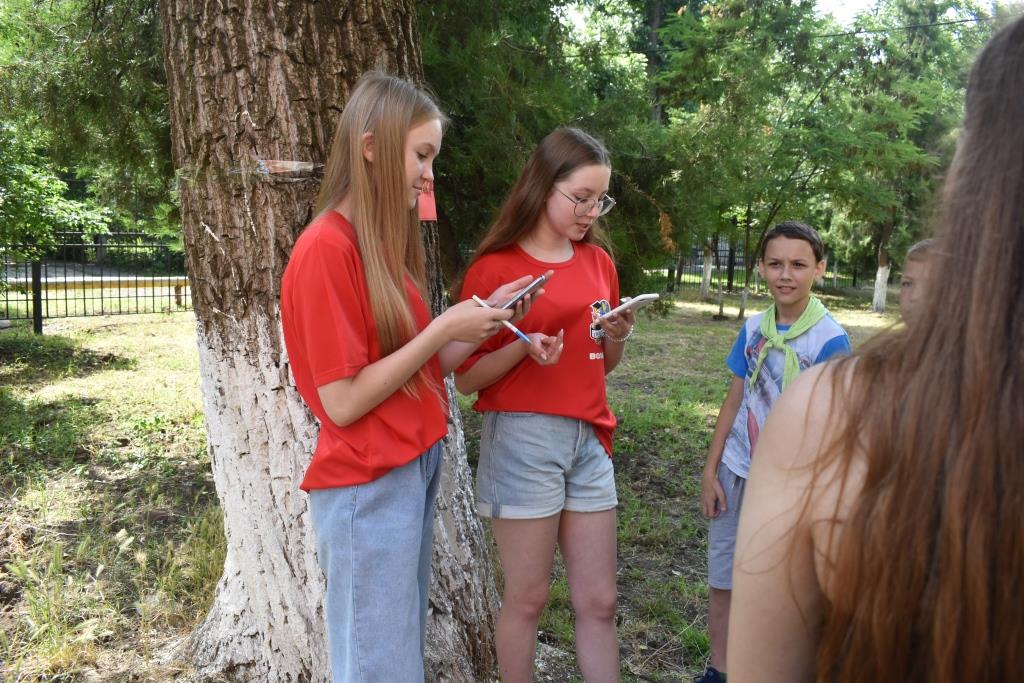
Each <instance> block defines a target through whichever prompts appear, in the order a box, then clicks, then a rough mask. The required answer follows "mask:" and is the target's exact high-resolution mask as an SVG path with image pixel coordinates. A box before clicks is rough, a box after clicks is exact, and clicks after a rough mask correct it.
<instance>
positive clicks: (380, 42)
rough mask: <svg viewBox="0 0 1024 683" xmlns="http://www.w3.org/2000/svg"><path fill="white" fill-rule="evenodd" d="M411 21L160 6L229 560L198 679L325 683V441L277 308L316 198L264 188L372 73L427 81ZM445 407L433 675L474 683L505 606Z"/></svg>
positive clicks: (358, 9) (289, 9) (382, 7)
mask: <svg viewBox="0 0 1024 683" xmlns="http://www.w3.org/2000/svg"><path fill="white" fill-rule="evenodd" d="M414 8H415V4H414V3H413V2H412V1H411V0H364V1H363V2H359V3H354V2H350V3H299V2H278V3H267V2H260V1H259V0H240V1H239V2H236V3H229V4H218V3H207V4H199V5H197V4H195V3H191V2H188V0H163V2H162V5H161V16H162V25H163V27H164V40H165V42H164V59H165V64H166V72H167V82H168V88H169V93H170V120H171V131H172V151H173V157H174V164H175V166H176V167H177V169H178V170H179V174H180V175H181V177H182V184H181V189H180V192H181V209H182V225H183V231H184V244H185V249H186V261H187V265H188V269H189V277H190V283H191V286H192V293H193V294H192V295H193V302H194V304H195V311H196V318H197V333H198V345H199V356H200V367H201V372H202V390H203V398H204V413H205V416H206V421H207V433H208V436H209V450H210V458H211V461H212V464H213V473H214V480H215V483H216V487H217V492H218V496H219V498H220V502H221V506H222V508H223V510H224V524H225V532H226V537H227V543H228V548H227V558H226V561H225V568H224V575H223V577H222V578H221V581H220V583H219V585H218V588H217V595H216V598H215V602H214V605H213V608H212V609H211V611H210V614H209V615H208V616H207V617H206V620H205V621H204V622H203V624H202V625H201V626H200V627H199V628H198V629H197V630H196V632H195V633H193V635H192V637H191V639H190V641H189V644H188V651H189V653H190V654H191V657H192V659H193V660H194V661H195V662H196V663H197V665H198V666H199V667H200V669H201V672H203V673H219V674H223V675H226V676H227V677H229V678H230V679H231V680H241V681H246V680H260V681H308V680H325V679H326V677H327V675H328V674H327V671H328V669H327V665H326V647H325V643H324V629H323V623H322V622H323V616H322V611H321V602H322V595H323V585H322V578H321V573H320V570H319V568H318V566H317V564H316V558H315V550H314V548H315V546H314V542H313V538H312V536H311V533H312V532H311V529H310V525H309V524H308V523H307V519H308V517H307V514H306V510H307V507H306V506H307V501H306V496H305V494H303V493H302V492H301V491H300V490H299V489H298V484H299V482H300V480H301V477H302V473H303V471H304V470H305V467H306V465H307V463H308V461H309V457H310V455H311V453H312V450H313V444H314V440H315V436H316V425H315V423H314V421H313V419H312V416H311V415H310V414H309V412H308V411H307V410H306V408H305V407H304V406H303V404H302V402H301V399H300V398H299V396H298V395H297V393H296V391H295V389H294V387H293V385H292V383H291V381H290V378H289V373H288V358H287V355H286V351H285V348H284V345H283V342H282V338H281V334H280V315H279V309H278V294H279V284H280V280H281V275H282V273H283V270H284V266H285V264H286V262H287V260H288V254H289V251H290V249H291V247H292V245H293V243H294V240H295V237H296V236H297V234H298V232H299V231H300V230H301V228H302V227H303V226H304V225H305V224H306V223H308V222H309V220H310V219H311V217H312V216H311V204H312V201H313V198H314V195H315V192H316V190H317V188H318V182H317V180H316V178H315V177H313V176H312V175H311V174H310V173H308V172H305V171H302V170H299V171H297V172H291V173H283V174H276V173H270V172H268V171H270V170H272V169H273V168H276V167H278V166H281V165H271V164H266V163H265V162H266V161H267V160H283V161H301V162H312V164H307V165H306V167H308V166H310V165H312V166H314V168H315V165H316V164H321V163H323V161H324V159H325V157H326V155H327V150H328V149H329V146H330V141H331V136H332V135H333V133H334V127H335V124H336V120H337V114H338V112H339V111H340V110H341V108H342V106H343V104H344V102H345V100H346V97H347V95H348V93H349V92H350V91H351V88H352V87H353V85H354V84H355V82H356V80H357V79H358V77H359V76H360V74H361V73H363V72H364V71H365V70H367V69H370V68H374V67H380V68H384V69H387V70H389V71H391V72H393V73H398V74H404V75H406V76H408V77H410V78H412V79H414V80H420V79H421V78H422V70H421V66H420V58H419V43H418V40H419V38H418V33H417V28H416V17H415V9H414ZM261 161H262V162H264V163H262V164H261V163H260V162H261ZM293 168H299V169H301V168H304V167H303V166H301V165H297V166H293ZM431 244H432V245H435V248H436V239H435V240H433V241H432V242H431ZM435 263H436V261H435ZM434 285H435V292H436V291H438V288H437V282H436V281H435V282H434ZM449 392H451V387H450V386H449ZM450 395H451V394H450ZM451 405H452V412H453V418H452V422H451V425H450V432H449V434H450V438H449V443H448V447H447V449H446V451H447V453H446V455H447V463H448V465H447V467H446V471H445V476H444V479H443V482H442V493H441V496H440V497H439V500H438V520H437V525H436V528H435V529H436V541H435V557H434V567H435V589H434V592H433V594H432V596H431V602H432V606H433V613H432V616H431V618H430V622H429V624H428V658H427V659H428V661H427V667H428V671H430V672H431V675H432V677H434V678H437V679H439V680H474V679H476V678H478V677H480V676H481V675H482V673H483V672H485V671H488V670H489V669H490V667H491V663H492V662H491V656H492V655H491V652H492V647H491V645H492V643H491V631H492V626H493V616H492V615H493V609H494V606H495V603H496V597H495V595H496V594H495V592H494V589H493V585H492V583H491V579H490V575H489V572H488V567H489V563H488V560H487V556H486V547H485V546H484V544H483V542H482V534H481V529H480V526H479V523H478V521H477V518H476V516H475V514H474V512H473V510H472V505H471V499H470V494H469V473H468V467H467V465H466V462H465V457H464V448H463V442H462V434H461V424H460V419H459V416H458V410H457V408H456V406H457V403H456V402H455V401H454V400H452V401H451Z"/></svg>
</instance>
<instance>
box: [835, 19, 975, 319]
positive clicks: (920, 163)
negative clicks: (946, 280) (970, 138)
mask: <svg viewBox="0 0 1024 683" xmlns="http://www.w3.org/2000/svg"><path fill="white" fill-rule="evenodd" d="M986 18H987V17H986V16H985V13H984V12H983V11H981V10H980V9H979V8H978V7H977V6H975V5H973V4H972V3H969V2H960V1H958V0H927V1H922V2H908V1H907V0H887V1H886V2H882V3H880V4H879V7H878V9H877V10H876V12H875V14H874V15H872V16H864V17H861V21H862V22H863V23H864V24H866V25H867V26H869V27H871V28H873V29H875V30H876V32H875V33H871V34H868V37H867V38H865V39H863V41H862V42H861V44H860V46H859V53H860V59H858V60H857V62H856V63H855V65H854V68H853V69H852V70H851V74H850V76H851V77H850V78H849V80H848V81H847V88H848V90H847V92H846V93H845V94H844V95H843V96H842V97H843V98H844V99H846V100H848V102H849V106H848V109H847V111H846V113H845V115H844V116H843V117H842V120H841V121H836V122H835V126H836V127H837V128H843V127H846V128H848V130H849V132H850V135H849V137H850V138H851V142H850V144H849V146H848V149H849V153H848V154H847V155H846V159H845V164H843V165H842V168H841V169H840V172H839V173H837V174H836V175H835V177H834V178H833V179H832V182H831V183H830V194H831V196H832V197H833V198H834V199H835V200H836V202H837V203H838V204H839V205H840V206H841V207H843V208H844V209H845V211H846V213H847V214H848V218H849V220H848V221H842V222H839V223H838V224H837V225H838V227H839V228H840V229H842V228H846V234H845V239H846V241H848V242H849V243H851V244H853V245H857V244H859V245H860V246H861V247H862V248H866V249H869V250H870V252H871V253H873V254H874V255H875V257H876V263H877V270H876V275H875V289H874V297H873V303H872V307H873V309H874V310H875V311H876V312H882V311H884V310H885V306H886V292H887V285H888V279H889V273H890V269H891V266H892V263H891V254H890V251H891V249H892V246H893V244H894V243H895V244H896V245H897V246H898V247H900V248H904V249H905V248H906V247H907V246H909V245H910V244H911V243H912V242H913V241H915V240H916V239H919V238H920V237H921V236H922V234H923V233H924V232H926V231H927V229H926V225H927V222H928V219H929V213H930V212H929V207H930V205H931V203H932V197H933V195H934V193H935V191H936V190H937V188H938V187H939V180H940V177H941V173H942V170H943V169H944V168H945V167H946V166H947V165H948V163H949V161H950V159H951V158H952V154H953V148H954V144H955V137H956V136H955V127H956V125H957V124H958V122H959V120H960V118H961V116H962V106H963V96H964V87H965V85H966V75H967V69H968V66H969V64H970V59H971V55H972V54H973V52H974V51H975V50H976V49H977V48H978V47H980V46H981V44H982V43H984V41H985V39H986V38H987V36H988V35H990V34H991V30H992V29H991V27H990V26H989V25H988V23H987V22H986V21H985V19H986ZM951 21H957V22H960V23H951ZM886 27H906V28H904V29H902V30H893V31H887V30H885V29H886ZM837 234H842V232H837Z"/></svg>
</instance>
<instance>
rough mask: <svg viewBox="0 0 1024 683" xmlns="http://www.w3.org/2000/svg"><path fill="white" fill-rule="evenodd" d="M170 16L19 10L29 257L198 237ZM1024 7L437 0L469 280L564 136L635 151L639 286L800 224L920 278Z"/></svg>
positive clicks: (445, 161) (0, 82)
mask: <svg viewBox="0 0 1024 683" xmlns="http://www.w3.org/2000/svg"><path fill="white" fill-rule="evenodd" d="M157 4H158V3H157V2H156V0H54V1H53V2H49V3H44V4H39V3H37V2H34V1H33V0H8V2H7V3H5V4H4V6H3V8H0V74H2V76H3V78H0V105H2V109H0V137H2V138H3V143H4V144H3V147H2V149H3V152H2V154H3V156H2V160H3V163H2V167H0V198H2V199H0V201H2V202H3V204H0V218H2V226H3V227H0V230H2V231H3V232H0V236H2V237H3V239H4V240H5V241H11V240H12V239H14V238H15V237H19V236H20V237H19V239H21V238H23V237H24V236H27V235H34V236H36V238H42V237H43V236H45V235H46V234H47V232H48V230H52V228H53V227H55V226H58V225H65V224H68V223H69V222H70V223H75V224H77V225H79V226H80V227H88V228H89V229H93V230H96V229H103V226H105V225H106V224H107V223H108V222H109V223H110V224H111V225H112V226H113V227H114V228H122V229H124V228H132V229H137V228H143V229H147V230H150V231H155V232H163V233H168V234H176V233H177V231H178V230H179V227H178V214H177V211H178V209H177V195H176V191H175V179H174V177H173V174H172V171H171V162H170V146H169V132H168V131H169V129H168V115H167V95H166V78H165V75H164V73H163V67H162V59H161V55H160V47H159V46H160V31H161V27H160V19H159V12H158V11H157ZM1019 12H1020V7H1019V6H1016V7H1008V6H1003V5H996V6H994V7H993V6H989V5H984V6H983V5H981V4H979V3H976V2H973V1H970V0H922V1H920V2H918V1H913V2H911V1H910V0H879V2H878V3H877V5H876V6H875V7H874V8H873V9H872V10H871V11H869V12H864V13H862V14H861V15H859V16H858V18H857V19H856V22H855V24H854V26H852V27H844V26H840V25H838V24H837V23H836V22H835V21H834V20H833V19H832V18H831V17H829V16H822V15H821V14H820V12H819V11H818V10H817V8H816V6H815V3H814V2H810V1H809V2H798V1H797V2H794V1H792V0H758V1H757V2H743V1H740V0H716V1H710V2H709V1H702V0H688V1H686V2H680V1H677V0H676V1H673V0H606V1H603V2H593V1H590V0H587V1H584V0H580V1H577V2H560V1H554V0H524V1H522V2H511V1H507V0H499V1H498V2H494V3H485V4H483V5H481V4H480V3H475V2H469V1H468V0H442V1H441V2H433V3H427V4H421V5H419V6H418V21H419V25H420V31H421V35H422V58H423V65H424V71H425V77H426V81H427V84H428V85H429V86H430V87H431V88H432V89H433V90H434V92H435V93H436V94H437V96H438V99H439V100H440V102H441V103H442V106H443V108H444V109H445V110H446V111H447V112H448V113H449V116H450V118H451V126H450V127H449V129H448V131H447V133H446V138H445V149H444V152H443V155H442V157H441V159H440V160H439V163H438V165H437V172H438V182H437V193H438V206H439V210H440V214H441V216H440V217H441V224H442V242H443V245H442V246H443V248H444V249H445V251H446V254H447V258H446V266H447V270H448V274H449V276H454V275H456V274H457V272H458V270H459V269H460V268H461V267H463V266H464V264H465V257H466V255H467V254H468V253H469V251H470V250H471V249H472V248H473V246H474V245H475V244H476V242H477V241H478V240H479V238H480V237H481V235H482V234H483V232H484V231H485V230H486V229H487V227H488V224H489V222H490V221H491V220H492V219H493V217H494V216H495V213H496V211H497V209H498V205H499V204H500V202H501V201H502V199H503V197H504V195H505V194H506V192H507V191H508V190H509V188H510V187H511V185H512V183H513V181H514V179H515V177H516V174H517V173H518V172H519V169H520V168H521V167H522V163H523V161H524V160H525V158H526V156H527V155H528V154H529V152H530V151H531V150H532V148H533V147H534V145H535V144H536V143H537V142H538V141H539V140H540V138H541V137H543V136H544V135H545V134H547V133H548V132H550V131H551V130H552V129H553V128H555V127H557V126H559V125H576V126H579V127H581V128H584V129H586V130H588V131H589V132H591V133H593V134H595V135H597V136H598V137H600V138H601V139H603V140H604V141H605V143H606V144H607V146H608V147H609V149H610V151H611V153H612V158H613V164H614V173H613V178H612V189H611V194H612V195H613V196H615V198H616V199H617V200H618V204H617V206H616V209H615V211H613V212H612V213H611V214H609V216H608V217H607V222H608V224H609V227H610V229H611V233H612V236H613V239H614V242H615V246H616V251H617V254H616V256H617V260H618V262H619V264H620V269H621V271H622V277H623V288H624V291H628V290H630V289H632V288H633V287H635V286H639V280H640V279H641V278H642V277H643V272H644V268H649V267H651V266H660V265H664V264H665V263H667V262H668V261H669V260H670V259H672V258H673V255H674V254H676V253H679V252H680V251H681V252H687V251H688V250H690V249H692V248H693V247H695V246H698V245H700V244H704V243H707V242H708V241H709V240H713V239H715V238H721V239H729V240H730V241H732V242H734V243H738V244H739V245H740V246H741V248H742V247H746V250H747V251H750V250H752V249H753V248H754V247H755V246H756V243H757V240H758V238H759V237H760V235H761V234H763V232H764V231H765V230H766V229H767V228H768V227H770V225H771V224H772V223H773V222H777V221H778V220H781V219H783V218H799V219H803V220H809V221H810V222H812V224H814V225H816V226H817V227H819V228H820V229H821V231H822V232H823V234H824V236H825V238H826V241H827V243H828V246H829V249H830V252H831V253H832V254H833V255H834V256H835V257H838V258H840V259H842V260H843V261H844V262H847V263H856V264H860V265H861V266H867V265H869V264H873V263H876V262H877V263H879V264H881V263H882V261H883V260H884V261H885V263H886V264H887V263H888V259H889V255H890V252H891V253H892V254H893V255H895V256H896V257H897V258H896V259H895V260H896V261H897V262H898V261H899V257H900V256H901V254H902V252H903V251H904V250H905V249H906V247H907V246H909V245H910V244H911V243H912V242H913V241H915V240H916V239H918V238H919V237H921V236H922V235H924V234H926V233H927V231H928V219H929V216H930V207H931V206H932V204H933V199H932V198H933V196H934V193H935V190H936V188H937V187H938V183H939V179H940V178H941V176H942V173H943V171H944V169H945V167H946V165H947V164H948V162H949V160H950V158H951V153H952V150H953V147H954V145H955V139H956V134H957V125H958V122H959V120H960V118H961V115H962V102H963V89H964V84H965V81H966V73H967V69H968V68H969V65H970V62H971V59H972V57H973V54H974V53H975V52H976V50H977V49H978V48H979V46H980V45H981V44H982V43H983V42H984V40H985V39H986V38H987V37H988V36H989V35H990V34H991V33H992V31H993V30H994V29H995V28H996V27H997V25H998V24H999V23H1000V22H1001V21H1003V20H1004V18H1005V17H1009V16H1012V15H1014V14H1017V13H1019ZM76 202H77V203H76ZM744 243H746V244H744ZM751 266H752V261H751V259H747V267H748V269H749V268H750V267H751Z"/></svg>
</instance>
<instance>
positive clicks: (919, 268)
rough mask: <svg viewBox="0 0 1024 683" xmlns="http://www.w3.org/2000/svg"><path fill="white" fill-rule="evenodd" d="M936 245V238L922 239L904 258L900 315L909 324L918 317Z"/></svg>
mask: <svg viewBox="0 0 1024 683" xmlns="http://www.w3.org/2000/svg"><path fill="white" fill-rule="evenodd" d="M934 247H935V240H932V239H926V240H921V241H920V242H917V243H916V244H914V245H913V246H912V247H910V249H908V250H907V256H906V258H904V259H903V274H902V276H901V277H900V317H901V318H903V322H905V323H906V324H908V325H909V324H911V323H912V322H913V321H914V318H916V317H917V309H918V306H919V305H920V302H921V296H922V295H921V290H922V288H923V287H924V286H925V280H926V279H927V278H928V265H929V262H930V261H931V256H932V250H933V249H934Z"/></svg>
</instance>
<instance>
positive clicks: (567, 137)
mask: <svg viewBox="0 0 1024 683" xmlns="http://www.w3.org/2000/svg"><path fill="white" fill-rule="evenodd" d="M595 164H596V165H599V166H607V167H608V168H611V165H612V164H611V157H610V155H609V154H608V150H607V149H605V146H604V145H603V144H602V143H601V142H600V141H599V140H597V138H594V137H593V136H591V135H589V134H587V133H585V132H583V131H582V130H580V129H579V128H568V127H566V128H558V129H556V130H554V131H552V132H551V133H549V134H548V135H547V137H545V138H544V139H543V140H541V141H540V144H539V145H537V148H536V149H535V150H533V154H531V155H530V159H529V160H528V161H527V162H526V166H524V167H523V171H522V173H520V174H519V179H518V180H517V181H516V184H515V185H513V186H512V190H511V192H509V194H508V197H507V198H506V199H505V203H504V204H502V207H501V210H500V211H499V212H498V218H497V220H495V221H494V224H493V225H491V228H490V230H488V231H487V234H486V235H485V236H484V238H483V240H482V241H481V242H480V246H478V247H477V249H476V252H475V253H474V254H473V258H472V259H471V262H472V261H476V260H477V259H478V258H480V257H481V256H483V255H484V254H488V253H490V252H492V251H499V250H501V249H504V248H505V247H509V246H511V245H513V244H515V243H516V242H518V241H519V240H520V239H522V238H523V237H525V236H526V235H527V234H529V232H530V231H531V230H533V228H534V227H535V226H536V225H537V221H538V220H540V216H541V212H543V211H544V203H545V202H546V201H547V199H548V195H550V194H551V188H552V187H554V185H555V183H557V182H558V181H559V180H562V179H563V178H566V177H568V176H569V175H570V174H572V172H573V171H575V170H576V169H578V168H580V167H581V166H592V165H595ZM581 241H583V242H588V243H591V242H592V243H595V244H597V245H598V246H600V247H602V248H603V249H604V250H605V251H607V252H608V253H609V254H612V246H611V241H610V240H609V239H608V234H607V233H606V232H605V230H604V228H603V227H602V225H601V221H600V219H598V220H597V221H595V222H594V224H593V225H592V226H591V227H590V229H589V230H588V231H587V234H586V235H585V236H584V237H583V239H582V240H581ZM456 291H458V290H457V289H456Z"/></svg>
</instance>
